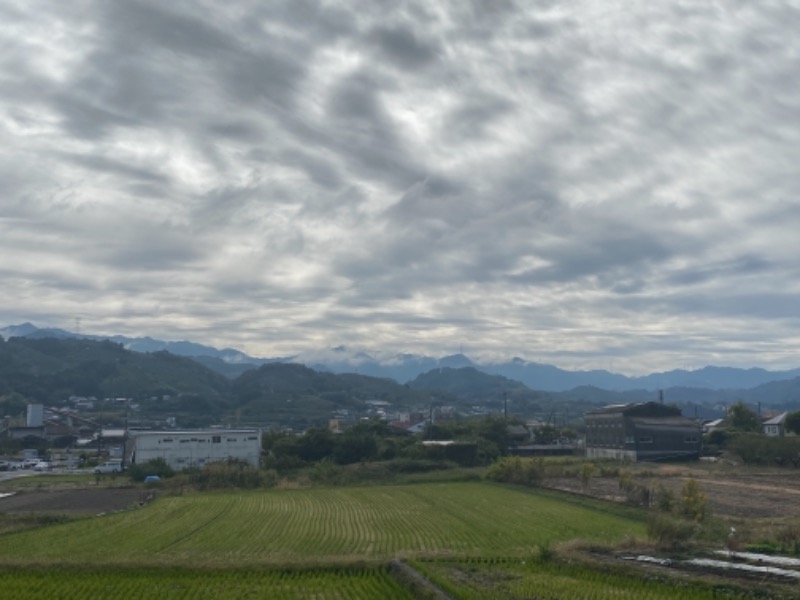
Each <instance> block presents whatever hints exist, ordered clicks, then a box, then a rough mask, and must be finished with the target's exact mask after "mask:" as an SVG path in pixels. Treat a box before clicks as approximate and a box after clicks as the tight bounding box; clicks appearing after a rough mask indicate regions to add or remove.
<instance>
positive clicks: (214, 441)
mask: <svg viewBox="0 0 800 600" xmlns="http://www.w3.org/2000/svg"><path fill="white" fill-rule="evenodd" d="M211 443H212V444H221V443H222V436H221V435H212V436H211Z"/></svg>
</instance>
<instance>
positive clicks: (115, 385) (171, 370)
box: [0, 338, 231, 404]
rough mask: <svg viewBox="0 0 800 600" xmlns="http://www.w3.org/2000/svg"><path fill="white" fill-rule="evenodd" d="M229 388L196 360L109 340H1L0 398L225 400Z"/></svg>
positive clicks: (228, 393)
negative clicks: (180, 397)
mask: <svg viewBox="0 0 800 600" xmlns="http://www.w3.org/2000/svg"><path fill="white" fill-rule="evenodd" d="M230 388H231V384H230V381H229V380H228V379H226V378H225V377H224V376H222V375H220V374H218V373H215V372H214V371H212V370H210V369H208V368H206V367H204V366H202V365H201V364H199V363H197V362H196V361H194V360H191V359H189V358H184V357H180V356H175V355H173V354H169V353H168V352H154V353H152V354H144V353H138V352H131V351H128V350H125V349H124V348H123V347H122V346H121V345H120V344H115V343H113V342H109V341H90V340H82V339H55V338H43V339H30V338H11V339H10V340H8V341H2V340H0V394H8V393H11V392H17V393H19V394H22V395H23V396H25V397H27V398H29V399H32V400H39V401H42V402H45V403H48V404H55V403H59V402H62V401H63V400H64V399H65V398H68V397H69V396H87V397H88V396H95V397H97V398H106V397H125V398H135V399H144V398H149V397H151V396H165V395H177V394H193V395H198V396H202V397H205V398H208V399H212V400H225V399H227V398H228V397H229V395H230Z"/></svg>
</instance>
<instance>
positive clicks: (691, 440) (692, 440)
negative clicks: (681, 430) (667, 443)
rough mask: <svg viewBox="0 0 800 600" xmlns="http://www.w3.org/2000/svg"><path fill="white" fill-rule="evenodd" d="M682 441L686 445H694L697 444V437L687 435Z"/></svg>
mask: <svg viewBox="0 0 800 600" xmlns="http://www.w3.org/2000/svg"><path fill="white" fill-rule="evenodd" d="M683 441H684V442H685V443H686V444H696V443H697V436H696V435H687V436H686V437H685V438H683Z"/></svg>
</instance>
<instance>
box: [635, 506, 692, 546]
mask: <svg viewBox="0 0 800 600" xmlns="http://www.w3.org/2000/svg"><path fill="white" fill-rule="evenodd" d="M697 530H698V526H697V523H695V522H693V521H687V520H686V519H680V518H676V517H674V516H672V515H668V514H665V513H660V512H651V513H650V514H649V515H648V517H647V537H648V538H649V539H651V540H652V541H654V542H655V543H656V545H657V546H658V547H659V548H662V549H669V550H678V549H680V548H683V547H685V546H686V545H687V544H688V543H689V540H691V539H692V537H694V535H695V534H696V533H697Z"/></svg>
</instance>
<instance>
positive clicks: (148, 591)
mask: <svg viewBox="0 0 800 600" xmlns="http://www.w3.org/2000/svg"><path fill="white" fill-rule="evenodd" d="M0 590H1V591H0V593H1V594H2V597H3V598H20V599H23V598H24V599H26V600H53V599H56V598H57V599H58V600H85V599H86V598H92V599H93V600H118V599H120V598H124V599H125V600H130V599H135V598H141V599H142V600H150V599H152V598H158V599H159V600H170V599H173V598H185V599H186V600H227V599H237V600H238V599H240V598H269V599H271V600H305V599H307V598H314V599H316V600H351V599H352V600H373V599H375V598H381V599H384V598H385V599H396V600H413V598H414V597H415V596H414V595H413V594H412V593H411V592H410V591H409V590H407V589H405V588H404V587H403V586H402V585H400V583H398V582H397V581H395V580H394V579H393V578H392V577H391V575H390V574H389V572H388V570H387V569H386V568H383V567H372V568H366V567H361V568H358V567H352V568H324V569H303V570H297V569H247V570H238V569H223V570H214V569H212V570H207V569H203V570H199V569H185V568H168V569H163V568H162V569H158V568H134V569H131V568H124V567H108V568H104V569H97V568H91V569H84V568H75V567H71V568H60V569H55V570H52V569H46V568H38V569H31V568H17V569H13V568H12V569H4V570H0Z"/></svg>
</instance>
